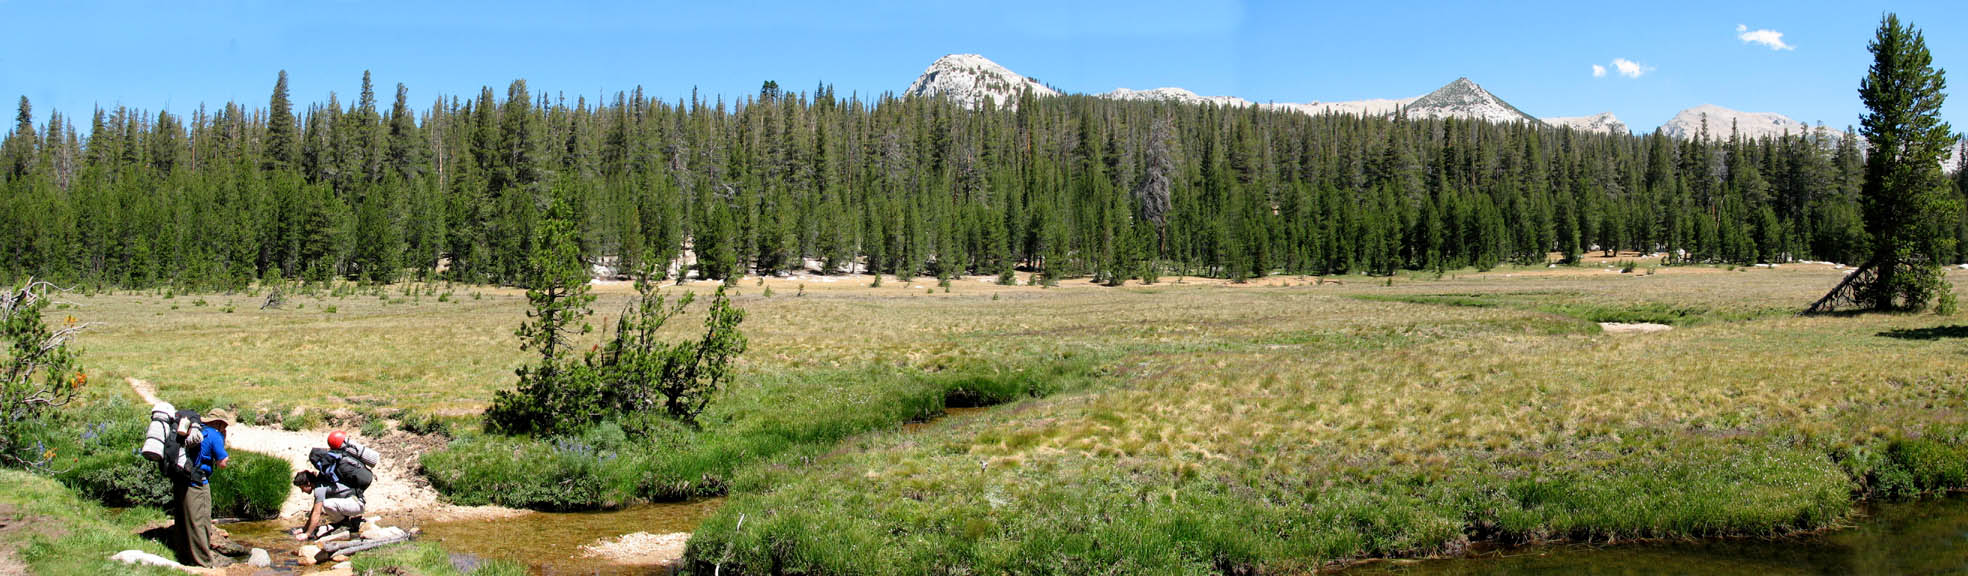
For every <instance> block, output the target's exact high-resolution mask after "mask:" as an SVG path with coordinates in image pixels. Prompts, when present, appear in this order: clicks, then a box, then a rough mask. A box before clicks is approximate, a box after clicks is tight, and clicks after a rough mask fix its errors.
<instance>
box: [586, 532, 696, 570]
mask: <svg viewBox="0 0 1968 576" xmlns="http://www.w3.org/2000/svg"><path fill="white" fill-rule="evenodd" d="M689 542H690V533H689V532H671V533H668V534H650V533H648V532H636V533H634V534H624V535H622V536H621V537H620V538H613V539H604V540H599V541H596V542H595V543H593V544H589V545H586V546H582V547H581V555H582V556H583V557H588V558H601V559H604V560H608V561H609V562H614V563H616V564H621V565H625V566H673V565H675V564H676V563H677V561H679V560H682V559H683V550H684V546H685V545H686V544H688V543H689Z"/></svg>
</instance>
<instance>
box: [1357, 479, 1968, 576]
mask: <svg viewBox="0 0 1968 576" xmlns="http://www.w3.org/2000/svg"><path fill="white" fill-rule="evenodd" d="M1855 522H1856V523H1857V526H1854V527H1852V528H1849V529H1845V530H1839V531H1836V532H1832V533H1828V534H1822V535H1816V536H1807V537H1798V538H1786V539H1779V540H1726V541H1696V542H1661V543H1641V544H1631V545H1617V546H1600V547H1593V546H1576V545H1574V546H1552V547H1540V548H1522V549H1515V550H1507V551H1502V552H1498V553H1494V554H1490V555H1484V556H1478V557H1474V558H1459V559H1449V560H1428V561H1422V562H1413V563H1403V564H1395V563H1379V564H1371V565H1367V566H1361V567H1359V568H1354V569H1351V570H1346V571H1345V572H1344V574H1346V576H1366V575H1374V576H1380V575H1391V574H1402V575H1416V576H1421V575H1430V576H1451V575H1474V574H1484V575H1533V574H1537V575H1542V574H1587V575H1613V574H1619V575H1652V574H1662V575H1665V574H1716V575H1740V576H1779V575H1789V574H1798V575H1803V574H1968V499H1962V498H1949V499H1945V500H1940V501H1928V502H1914V503H1901V504H1891V503H1888V504H1875V505H1872V506H1871V507H1870V510H1869V512H1868V514H1867V515H1866V516H1865V517H1861V518H1858V519H1856V520H1855Z"/></svg>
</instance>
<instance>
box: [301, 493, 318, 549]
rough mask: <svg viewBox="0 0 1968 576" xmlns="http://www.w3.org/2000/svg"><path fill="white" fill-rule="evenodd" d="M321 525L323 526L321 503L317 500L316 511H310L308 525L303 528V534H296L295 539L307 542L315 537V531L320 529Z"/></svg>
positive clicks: (315, 503)
mask: <svg viewBox="0 0 1968 576" xmlns="http://www.w3.org/2000/svg"><path fill="white" fill-rule="evenodd" d="M320 525H321V501H320V500H315V501H314V509H313V510H310V511H308V520H307V525H306V526H302V527H301V533H300V534H295V535H294V539H295V540H300V541H302V542H306V541H307V539H308V537H310V536H313V535H314V529H315V528H316V527H319V526H320Z"/></svg>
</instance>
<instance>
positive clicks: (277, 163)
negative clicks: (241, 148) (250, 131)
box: [266, 70, 300, 170]
mask: <svg viewBox="0 0 1968 576" xmlns="http://www.w3.org/2000/svg"><path fill="white" fill-rule="evenodd" d="M299 149H300V146H299V144H298V143H297V142H295V135H294V105H293V104H292V103H291V102H289V101H288V99H287V71H286V70H281V71H280V79H279V80H275V81H274V82H273V101H272V102H271V103H269V105H268V112H267V137H266V168H267V169H268V170H279V169H287V168H294V167H296V166H297V165H298V163H299V162H298V160H299V155H300V150H299Z"/></svg>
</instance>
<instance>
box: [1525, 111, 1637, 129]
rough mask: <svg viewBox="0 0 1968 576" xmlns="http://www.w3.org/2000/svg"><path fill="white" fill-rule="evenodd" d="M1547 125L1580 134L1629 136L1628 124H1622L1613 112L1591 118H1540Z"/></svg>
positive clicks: (1601, 113)
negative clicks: (1596, 133)
mask: <svg viewBox="0 0 1968 576" xmlns="http://www.w3.org/2000/svg"><path fill="white" fill-rule="evenodd" d="M1540 120H1544V123H1545V125H1547V126H1551V127H1553V128H1559V127H1567V128H1571V129H1573V130H1577V131H1580V132H1599V133H1603V134H1629V133H1631V131H1630V130H1628V129H1627V127H1626V123H1625V122H1621V121H1620V120H1619V117H1618V116H1614V115H1613V113H1612V112H1600V113H1598V114H1593V115H1591V116H1561V117H1555V118H1540Z"/></svg>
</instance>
